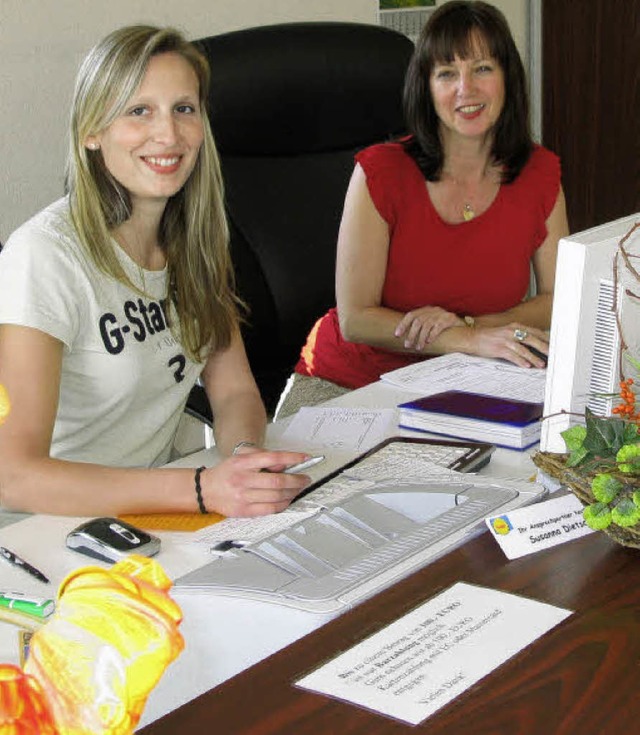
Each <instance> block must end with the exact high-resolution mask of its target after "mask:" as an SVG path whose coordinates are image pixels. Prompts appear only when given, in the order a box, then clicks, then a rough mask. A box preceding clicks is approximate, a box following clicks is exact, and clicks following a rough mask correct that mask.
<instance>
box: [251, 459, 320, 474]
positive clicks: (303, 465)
mask: <svg viewBox="0 0 640 735" xmlns="http://www.w3.org/2000/svg"><path fill="white" fill-rule="evenodd" d="M324 460H325V456H324V454H318V455H316V456H315V457H309V459H305V460H304V462H298V464H292V465H290V466H289V467H285V469H283V470H279V472H282V474H283V475H295V474H296V473H298V472H304V471H305V470H308V469H310V468H311V467H315V465H317V464H320V462H324ZM275 471H276V470H270V469H268V468H267V467H265V468H264V469H263V470H260V472H275Z"/></svg>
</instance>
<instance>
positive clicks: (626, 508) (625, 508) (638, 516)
mask: <svg viewBox="0 0 640 735" xmlns="http://www.w3.org/2000/svg"><path fill="white" fill-rule="evenodd" d="M611 520H612V521H613V522H614V523H615V524H617V525H618V526H623V527H625V528H626V527H628V526H635V524H636V523H637V522H638V521H640V508H638V506H637V505H636V504H635V503H634V502H633V500H631V498H623V499H622V500H621V501H620V502H619V503H618V504H617V505H616V507H615V508H614V509H613V510H612V511H611Z"/></svg>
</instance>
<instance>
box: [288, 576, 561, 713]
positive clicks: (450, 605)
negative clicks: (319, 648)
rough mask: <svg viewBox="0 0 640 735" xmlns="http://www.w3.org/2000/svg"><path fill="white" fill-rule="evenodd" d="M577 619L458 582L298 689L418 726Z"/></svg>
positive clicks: (306, 678)
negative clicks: (538, 641)
mask: <svg viewBox="0 0 640 735" xmlns="http://www.w3.org/2000/svg"><path fill="white" fill-rule="evenodd" d="M569 615H571V612H570V611H569V610H563V609H561V608H558V607H553V606H552V605H547V604H545V603H542V602H535V601H534V600H529V599H527V598H524V597H518V596H516V595H511V594H507V593H506V592H498V591H497V590H490V589H486V588H484V587H475V586H473V585H470V584H466V583H464V582H458V583H457V584H455V585H453V586H452V587H450V588H449V589H448V590H445V591H444V592H442V593H441V594H439V595H437V596H436V597H434V598H433V599H431V600H429V602H426V603H425V604H424V605H421V606H420V607H418V608H416V609H415V610H413V611H412V612H410V613H408V614H407V615H405V616H403V617H402V618H400V619H399V620H397V621H396V622H395V623H392V624H391V625H389V626H387V627H386V628H384V629H383V630H381V631H379V632H378V633H376V634H374V635H372V636H371V637H370V638H367V639H366V640H364V641H362V643H359V644H358V645H356V646H354V647H353V648H351V649H349V650H348V651H345V652H344V653H342V654H341V655H340V656H338V657H337V658H334V659H333V660H332V661H329V663H327V664H325V665H324V666H322V667H321V668H320V669H317V670H316V671H314V672H313V673H311V674H309V675H308V676H305V677H304V678H303V679H300V681H298V682H296V684H297V686H300V687H303V688H304V689H310V690H312V691H316V692H320V693H322V694H327V695H329V696H331V697H337V698H338V699H342V700H346V701H348V702H353V703H354V704H357V705H360V706H362V707H366V708H367V709H370V710H373V711H375V712H380V713H382V714H385V715H388V716H390V717H394V718H396V719H398V720H402V721H403V722H408V723H410V724H411V725H417V724H418V723H419V722H422V720H424V719H425V718H426V717H428V716H429V715H431V714H433V713H434V712H436V711H437V710H438V709H440V708H441V707H443V706H444V705H445V704H447V703H448V702H450V701H451V700H452V699H454V698H455V697H457V696H458V695H459V694H461V693H462V692H464V691H465V690H467V689H468V688H469V687H471V686H472V685H474V684H475V683H476V682H477V681H479V680H480V679H482V678H483V677H484V676H486V675H487V674H489V673H490V672H491V671H493V670H494V669H495V668H497V667H498V666H500V664H502V663H504V662H505V661H507V660H508V659H509V658H511V657H512V656H514V655H515V654H516V653H518V652H519V651H521V650H522V649H523V648H525V646H528V645H529V644H530V643H532V642H533V641H535V640H536V638H539V637H540V636H541V635H543V634H544V633H546V632H547V631H548V630H550V629H551V628H553V627H554V626H556V625H558V623H560V622H561V621H563V620H564V619H565V618H566V617H568V616H569Z"/></svg>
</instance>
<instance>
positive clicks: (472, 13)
mask: <svg viewBox="0 0 640 735" xmlns="http://www.w3.org/2000/svg"><path fill="white" fill-rule="evenodd" d="M478 41H479V42H480V43H481V44H482V46H483V48H486V50H487V52H488V53H489V55H490V56H491V57H492V58H493V59H495V60H496V61H497V62H498V64H499V65H500V67H501V69H502V72H503V74H504V87H505V97H504V105H503V108H502V112H501V113H500V117H499V118H498V120H497V122H496V124H495V128H494V135H493V144H492V148H491V157H492V160H493V162H494V163H495V164H497V165H500V166H502V169H503V175H502V180H503V182H504V183H510V182H512V181H513V180H514V179H515V178H516V177H517V176H518V174H519V173H520V171H521V170H522V168H523V166H524V165H525V163H526V162H527V160H528V159H529V156H530V154H531V150H532V148H533V140H532V138H531V130H530V127H529V98H528V94H527V86H526V79H525V73H524V67H523V65H522V60H521V58H520V54H519V53H518V49H517V48H516V45H515V43H514V40H513V37H512V36H511V31H510V30H509V25H508V23H507V21H506V19H505V17H504V15H503V14H502V13H501V12H500V11H499V10H498V9H497V8H494V7H493V6H492V5H489V4H488V3H485V2H479V1H476V2H466V1H465V0H452V2H448V3H445V4H444V5H441V6H440V7H438V9H437V10H435V11H434V13H433V15H432V16H431V17H430V18H429V20H428V22H427V23H426V25H425V27H424V28H423V29H422V33H421V34H420V37H419V38H418V41H417V43H416V48H415V51H414V53H413V56H412V58H411V61H410V62H409V67H408V69H407V75H406V77H405V86H404V112H405V117H406V122H407V127H408V130H409V132H410V133H411V137H410V138H408V139H406V140H405V142H404V146H405V149H406V150H407V152H408V153H409V155H410V156H411V157H412V158H413V159H414V160H415V161H416V163H417V164H418V166H419V167H420V170H421V171H422V173H423V174H424V176H425V178H426V179H427V180H428V181H438V180H439V178H440V176H441V174H442V166H443V164H444V151H443V149H442V142H441V140H440V135H439V128H440V120H439V118H438V115H437V113H436V110H435V107H434V105H433V100H432V98H431V90H430V86H429V80H430V78H431V71H432V69H433V67H434V66H435V65H436V64H438V63H444V64H447V63H451V61H453V58H454V56H458V57H460V58H461V59H467V58H469V56H470V55H471V54H472V53H473V50H474V48H476V47H477V44H478Z"/></svg>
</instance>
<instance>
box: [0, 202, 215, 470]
mask: <svg viewBox="0 0 640 735" xmlns="http://www.w3.org/2000/svg"><path fill="white" fill-rule="evenodd" d="M116 250H117V252H118V256H119V257H120V259H121V262H122V264H123V267H124V268H125V270H126V272H127V274H128V275H129V276H130V278H131V279H132V282H133V283H135V284H136V285H137V286H140V287H141V288H142V289H143V290H144V292H145V293H147V294H149V295H150V296H151V298H148V297H143V296H140V295H139V294H138V293H136V292H135V291H133V290H132V289H130V288H127V287H126V286H125V285H123V284H122V283H120V282H118V281H116V280H115V279H113V278H108V277H106V276H105V275H104V274H103V273H102V272H101V271H99V270H98V268H96V266H95V265H94V264H93V262H92V261H91V260H90V259H89V258H88V256H87V255H86V254H85V252H84V249H83V248H82V246H81V245H80V243H79V242H78V239H77V235H76V233H75V230H74V228H73V226H72V225H71V222H70V216H69V205H68V201H67V199H61V200H59V201H57V202H55V203H54V204H52V205H51V206H49V207H47V208H46V209H45V210H43V211H42V212H40V213H39V214H37V215H36V216H35V217H33V218H32V219H30V220H29V221H28V222H26V223H25V224H24V225H22V227H20V228H19V229H18V230H16V231H15V232H14V233H13V234H12V235H11V237H10V238H9V239H8V241H7V243H6V245H5V247H4V249H3V250H2V253H0V323H3V324H17V325H21V326H27V327H34V328H36V329H39V330H41V331H43V332H46V333H47V334H50V335H51V336H52V337H55V338H56V339H58V340H60V341H61V342H62V343H63V345H64V349H63V357H62V374H61V381H60V398H59V405H58V413H57V415H56V420H55V427H54V431H53V439H52V443H51V456H52V457H58V458H60V459H67V460H72V461H79V462H95V463H98V464H105V465H111V466H118V467H149V466H153V465H159V464H164V463H165V462H167V461H168V460H169V456H170V452H171V446H172V443H173V440H174V437H175V433H176V430H177V426H178V421H179V419H180V416H181V414H182V412H183V409H184V405H185V402H186V399H187V396H188V394H189V391H190V389H191V387H192V386H193V385H194V383H195V381H196V379H197V378H198V376H199V374H200V372H201V371H202V367H203V365H202V364H198V363H194V362H192V361H191V360H189V359H188V358H187V357H186V355H185V354H184V351H183V349H182V346H181V345H180V344H179V343H178V342H177V341H176V339H175V338H174V336H173V335H172V333H171V331H170V329H169V326H168V323H167V318H166V313H165V304H164V299H165V296H166V293H167V289H166V281H167V273H166V269H165V270H162V271H147V270H144V269H142V268H140V267H139V266H138V265H137V264H136V263H135V262H134V261H133V260H131V259H130V258H129V257H128V256H127V255H126V253H125V252H124V251H123V250H122V249H121V248H119V247H118V246H117V245H116ZM14 410H18V411H19V410H20V406H19V405H14Z"/></svg>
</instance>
